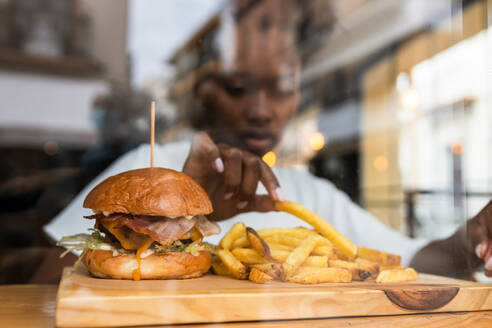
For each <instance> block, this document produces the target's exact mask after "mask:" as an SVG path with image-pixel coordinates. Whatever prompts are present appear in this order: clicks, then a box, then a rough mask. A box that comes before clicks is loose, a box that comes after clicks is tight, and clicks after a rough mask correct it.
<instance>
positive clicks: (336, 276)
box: [287, 267, 352, 284]
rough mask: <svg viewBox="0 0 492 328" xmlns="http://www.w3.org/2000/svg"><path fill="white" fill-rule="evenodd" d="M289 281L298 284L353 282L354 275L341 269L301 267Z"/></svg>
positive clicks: (289, 277)
mask: <svg viewBox="0 0 492 328" xmlns="http://www.w3.org/2000/svg"><path fill="white" fill-rule="evenodd" d="M287 281H290V282H295V283H298V284H319V283H323V282H351V281H352V273H351V272H350V271H348V270H346V269H340V268H311V267H300V268H298V270H297V272H296V274H295V275H292V276H287Z"/></svg>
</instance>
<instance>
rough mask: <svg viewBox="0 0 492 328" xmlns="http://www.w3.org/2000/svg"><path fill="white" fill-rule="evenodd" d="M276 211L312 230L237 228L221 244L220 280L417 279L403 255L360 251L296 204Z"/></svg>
mask: <svg viewBox="0 0 492 328" xmlns="http://www.w3.org/2000/svg"><path fill="white" fill-rule="evenodd" d="M276 208H277V210H279V211H284V212H287V213H290V214H293V215H295V216H297V217H299V218H300V219H302V220H303V221H305V222H307V223H309V224H310V225H311V226H313V227H314V229H307V228H302V227H298V228H269V229H262V230H258V231H255V230H254V229H252V228H250V227H246V226H245V225H244V223H242V222H239V223H236V224H235V225H234V226H233V227H232V228H231V229H230V230H229V231H228V232H227V233H226V235H225V236H224V237H223V238H222V240H221V241H220V243H219V250H218V251H217V257H216V258H214V261H213V263H212V269H213V272H214V273H216V274H218V275H226V276H232V277H235V278H237V279H249V280H251V281H253V282H255V283H259V284H262V283H266V282H268V281H271V280H278V281H288V282H294V283H301V284H316V283H325V282H351V281H364V280H375V281H376V282H378V283H386V282H402V281H410V280H414V279H416V278H417V276H418V274H417V272H416V271H415V270H414V269H412V268H404V267H403V266H401V264H400V262H401V258H400V256H399V255H395V254H390V253H386V252H382V251H378V250H374V249H370V248H366V247H357V246H355V245H354V244H352V243H351V242H350V241H349V240H348V239H347V238H346V237H345V236H343V235H342V234H340V233H339V232H338V231H336V230H335V229H334V228H333V227H332V226H331V225H329V224H328V223H327V222H326V221H325V220H323V219H322V218H321V217H319V216H318V215H316V214H315V213H313V212H311V211H310V210H308V209H306V208H304V207H303V206H301V205H299V204H296V203H293V202H287V201H286V202H277V203H276Z"/></svg>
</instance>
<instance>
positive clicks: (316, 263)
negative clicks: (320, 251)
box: [301, 255, 328, 268]
mask: <svg viewBox="0 0 492 328" xmlns="http://www.w3.org/2000/svg"><path fill="white" fill-rule="evenodd" d="M301 266H307V267H317V268H327V267H328V256H317V255H311V256H308V257H306V260H305V261H304V262H303V263H302V264H301Z"/></svg>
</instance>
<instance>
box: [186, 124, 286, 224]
mask: <svg viewBox="0 0 492 328" xmlns="http://www.w3.org/2000/svg"><path fill="white" fill-rule="evenodd" d="M183 172H184V173H186V174H188V175H189V176H190V177H192V178H193V179H194V180H195V181H196V182H198V183H199V184H200V185H201V186H202V187H203V188H204V189H205V191H206V192H207V194H208V195H209V197H210V199H211V201H212V205H213V207H214V212H213V213H212V214H211V215H210V216H209V217H210V218H211V219H213V220H217V221H219V220H225V219H228V218H230V217H233V216H235V215H236V214H238V213H242V212H250V211H257V212H268V211H273V210H274V201H276V200H282V190H281V189H280V185H279V183H278V181H277V178H276V177H275V175H274V174H273V172H272V170H271V169H270V167H268V165H266V164H265V162H263V161H262V160H261V158H259V157H258V156H256V155H254V154H251V153H249V152H247V151H245V150H241V149H239V148H234V147H231V146H229V145H225V144H218V145H217V144H215V143H214V142H213V141H212V139H210V137H209V136H208V135H207V134H206V133H205V132H198V133H197V134H196V135H195V137H194V138H193V143H192V145H191V149H190V153H189V154H188V158H187V159H186V162H185V164H184V166H183ZM258 182H261V183H262V184H263V186H265V188H266V190H267V192H268V195H256V188H257V186H258Z"/></svg>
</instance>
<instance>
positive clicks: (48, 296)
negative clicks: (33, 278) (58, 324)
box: [0, 285, 57, 328]
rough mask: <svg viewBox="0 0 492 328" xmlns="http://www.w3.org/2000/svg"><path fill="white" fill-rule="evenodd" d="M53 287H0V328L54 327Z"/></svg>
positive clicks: (54, 292) (54, 293)
mask: <svg viewBox="0 0 492 328" xmlns="http://www.w3.org/2000/svg"><path fill="white" fill-rule="evenodd" d="M56 292H57V287H56V286H55V285H8V286H0V304H1V306H0V327H15V328H31V327H32V328H34V327H36V328H44V327H54V326H55V305H56V300H55V297H56Z"/></svg>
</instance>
